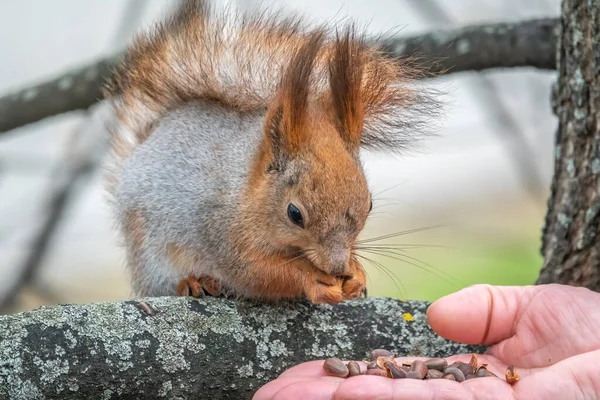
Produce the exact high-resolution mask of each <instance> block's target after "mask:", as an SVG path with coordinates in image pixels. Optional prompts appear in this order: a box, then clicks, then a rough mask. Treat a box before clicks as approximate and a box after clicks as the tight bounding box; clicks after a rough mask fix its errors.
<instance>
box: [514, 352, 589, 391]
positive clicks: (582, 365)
mask: <svg viewBox="0 0 600 400" xmlns="http://www.w3.org/2000/svg"><path fill="white" fill-rule="evenodd" d="M598 360H600V350H596V351H592V352H589V353H584V354H580V355H578V356H574V357H571V358H567V359H566V360H563V361H561V362H559V363H556V364H554V365H553V366H551V367H549V368H546V369H545V370H543V371H541V372H539V373H537V374H533V375H531V376H530V377H529V378H527V379H523V380H522V381H519V382H517V383H516V384H515V386H514V388H515V390H516V391H517V393H516V394H517V396H515V397H519V398H523V399H525V398H536V399H598V398H600V380H599V379H598V377H599V376H600V363H599V362H598Z"/></svg>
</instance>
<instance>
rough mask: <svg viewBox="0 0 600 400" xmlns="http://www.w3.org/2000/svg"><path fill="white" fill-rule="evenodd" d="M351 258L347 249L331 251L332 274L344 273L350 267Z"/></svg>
mask: <svg viewBox="0 0 600 400" xmlns="http://www.w3.org/2000/svg"><path fill="white" fill-rule="evenodd" d="M349 259H350V251H348V250H346V249H335V250H333V251H332V253H331V259H330V272H329V273H330V274H331V275H336V276H337V275H343V274H344V272H346V269H347V267H348V261H349Z"/></svg>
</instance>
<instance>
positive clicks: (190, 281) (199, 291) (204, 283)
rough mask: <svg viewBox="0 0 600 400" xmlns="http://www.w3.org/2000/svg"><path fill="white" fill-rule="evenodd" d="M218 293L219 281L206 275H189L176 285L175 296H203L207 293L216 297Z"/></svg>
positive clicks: (219, 291) (219, 290) (219, 292)
mask: <svg viewBox="0 0 600 400" xmlns="http://www.w3.org/2000/svg"><path fill="white" fill-rule="evenodd" d="M220 294H221V285H220V283H219V282H218V281H216V280H215V279H213V278H211V277H209V276H207V275H201V276H195V275H190V276H188V277H187V278H185V279H182V280H181V281H180V282H179V284H178V285H177V296H184V297H188V296H191V297H204V296H206V295H209V296H213V297H216V296H219V295H220Z"/></svg>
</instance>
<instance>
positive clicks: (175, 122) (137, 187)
mask: <svg viewBox="0 0 600 400" xmlns="http://www.w3.org/2000/svg"><path fill="white" fill-rule="evenodd" d="M264 115H265V112H260V113H257V112H255V113H252V114H251V113H240V112H237V111H234V110H232V109H231V108H225V107H223V106H220V105H218V104H216V103H212V102H207V101H201V100H199V101H194V102H192V103H189V104H187V105H185V106H183V107H180V108H178V109H177V110H175V111H172V112H170V113H169V114H167V115H166V116H165V117H164V118H162V120H160V122H159V123H158V125H157V126H156V128H155V129H154V130H153V132H152V133H151V134H150V137H149V138H148V139H147V140H146V141H145V142H144V143H142V144H141V145H139V146H138V147H137V148H136V149H135V150H134V152H133V154H132V155H131V157H129V158H128V159H127V160H126V161H125V163H124V165H123V171H122V176H121V180H120V184H119V186H118V187H117V190H116V194H115V199H116V206H117V216H118V218H119V220H120V222H121V226H122V227H125V226H126V225H125V218H126V216H127V213H128V212H130V211H133V210H135V211H138V212H140V213H142V215H143V216H144V219H145V222H146V229H145V234H146V236H145V238H144V241H143V248H142V249H141V265H139V266H137V268H142V269H143V270H142V279H140V280H135V281H134V282H133V285H134V290H135V292H136V294H138V295H141V296H164V295H174V294H175V292H176V287H177V284H178V283H179V281H180V280H181V279H184V278H185V276H183V275H182V274H180V273H179V272H178V271H177V270H176V269H175V268H173V267H172V266H171V265H170V261H169V260H168V259H167V257H166V246H167V244H168V243H170V242H174V243H178V244H180V245H181V246H183V247H185V248H186V249H189V250H191V251H193V252H195V253H196V254H198V255H199V256H200V258H201V260H202V262H201V263H200V265H197V266H194V273H196V274H198V275H200V274H202V273H207V274H210V275H211V276H212V277H214V278H216V279H225V278H226V277H225V276H222V274H223V268H222V266H223V264H231V263H233V262H235V258H236V255H235V254H232V250H231V246H229V245H226V243H228V241H229V239H228V237H229V234H230V230H231V228H232V227H231V223H228V221H231V220H232V218H231V215H230V214H231V213H232V212H235V210H236V209H238V203H239V198H240V190H241V188H243V187H245V186H246V185H245V182H246V179H247V171H250V169H251V168H250V162H251V159H252V157H253V156H254V154H256V151H257V147H258V145H259V143H260V140H261V138H262V133H263V130H262V127H263V122H264ZM123 229H125V228H123ZM125 236H127V235H125ZM126 245H127V246H130V244H126ZM129 250H131V249H129ZM129 253H131V251H129ZM130 257H131V255H130ZM129 265H130V267H132V260H129ZM219 266H221V267H220V268H219Z"/></svg>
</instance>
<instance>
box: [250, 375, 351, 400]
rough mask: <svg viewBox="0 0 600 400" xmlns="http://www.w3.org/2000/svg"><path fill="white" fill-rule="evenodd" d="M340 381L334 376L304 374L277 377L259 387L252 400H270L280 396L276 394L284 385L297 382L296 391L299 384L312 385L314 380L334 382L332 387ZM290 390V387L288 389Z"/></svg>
mask: <svg viewBox="0 0 600 400" xmlns="http://www.w3.org/2000/svg"><path fill="white" fill-rule="evenodd" d="M341 381H342V378H334V377H330V376H328V377H322V378H310V377H305V376H300V377H288V378H281V377H280V378H277V379H275V380H274V381H271V382H269V383H267V384H266V385H264V386H263V387H261V388H260V389H259V390H258V391H257V392H256V393H255V394H254V397H253V398H252V400H271V399H273V398H276V395H277V396H281V394H278V393H279V392H281V393H285V392H284V391H282V390H283V389H284V388H285V387H287V386H290V385H295V384H298V385H296V386H295V387H294V390H295V391H297V390H298V387H299V386H305V387H312V386H313V385H314V383H315V382H326V383H327V384H328V385H330V384H331V383H334V385H333V387H335V386H337V385H338V384H339V383H340V382H341ZM289 390H291V389H289Z"/></svg>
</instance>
